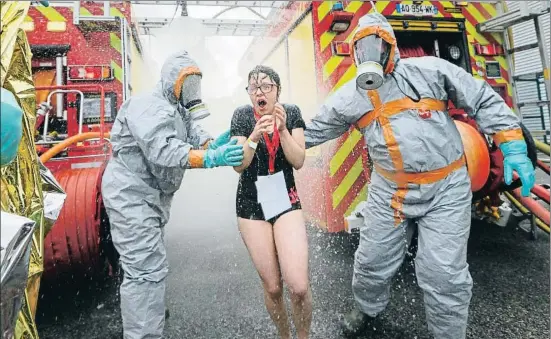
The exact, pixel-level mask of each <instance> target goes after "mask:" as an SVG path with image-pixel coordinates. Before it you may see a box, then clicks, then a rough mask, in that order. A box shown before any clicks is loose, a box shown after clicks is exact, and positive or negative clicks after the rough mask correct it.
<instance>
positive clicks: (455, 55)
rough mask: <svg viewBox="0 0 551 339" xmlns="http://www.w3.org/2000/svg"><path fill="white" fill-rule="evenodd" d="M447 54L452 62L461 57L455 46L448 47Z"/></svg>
mask: <svg viewBox="0 0 551 339" xmlns="http://www.w3.org/2000/svg"><path fill="white" fill-rule="evenodd" d="M448 52H449V53H450V56H451V57H452V59H453V60H458V59H459V58H460V57H461V50H460V49H459V47H457V46H455V45H452V46H450V47H448Z"/></svg>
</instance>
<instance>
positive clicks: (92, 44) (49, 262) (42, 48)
mask: <svg viewBox="0 0 551 339" xmlns="http://www.w3.org/2000/svg"><path fill="white" fill-rule="evenodd" d="M23 28H24V30H25V31H26V33H27V37H28V40H29V43H30V46H31V51H32V53H33V57H32V70H33V77H34V82H35V86H36V102H37V105H38V114H37V123H36V140H35V143H36V145H37V151H38V153H39V154H40V157H41V160H42V161H43V162H44V163H45V165H46V166H47V167H48V168H49V169H50V170H51V171H52V173H53V174H54V176H55V177H56V179H57V180H58V182H59V183H60V184H61V186H62V187H63V189H64V190H65V192H66V193H67V197H66V199H65V204H64V206H63V208H62V210H61V212H60V215H59V218H58V220H57V221H56V223H55V224H54V225H53V227H52V228H51V230H46V237H45V239H44V272H43V279H45V280H57V279H60V278H64V277H65V276H70V277H79V276H82V277H91V276H94V275H98V274H103V273H105V269H106V268H107V267H109V266H108V265H107V262H108V260H107V259H110V260H109V261H110V262H111V263H112V264H114V263H115V262H116V260H115V258H116V255H115V251H114V250H113V248H112V244H111V243H110V241H109V238H110V237H109V223H108V220H107V218H106V214H105V212H104V209H103V204H102V197H101V192H100V187H101V177H102V174H103V171H104V168H105V165H106V161H107V160H108V158H109V156H110V147H109V139H108V136H109V131H110V128H111V125H112V123H113V121H114V118H115V116H116V114H117V111H118V109H119V107H120V106H121V104H122V103H123V101H124V100H125V99H126V98H128V97H129V96H130V95H131V94H132V93H135V92H137V91H140V90H142V89H143V88H144V84H145V85H146V86H147V85H148V83H149V82H148V81H147V80H148V79H151V78H148V74H147V72H146V71H147V68H145V67H143V60H142V50H141V44H140V40H139V37H138V33H137V30H136V27H135V24H134V23H133V22H132V16H131V4H130V3H129V2H118V3H110V2H108V1H106V2H103V1H97V2H94V1H72V2H50V6H49V7H44V6H32V7H31V8H30V9H29V12H28V15H27V17H26V18H25V22H24V24H23Z"/></svg>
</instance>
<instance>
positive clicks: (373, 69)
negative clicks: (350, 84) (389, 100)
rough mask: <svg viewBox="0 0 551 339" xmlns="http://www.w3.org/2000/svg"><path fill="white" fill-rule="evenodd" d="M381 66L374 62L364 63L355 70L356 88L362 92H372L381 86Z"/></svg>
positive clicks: (382, 73) (382, 74)
mask: <svg viewBox="0 0 551 339" xmlns="http://www.w3.org/2000/svg"><path fill="white" fill-rule="evenodd" d="M383 76H384V72H383V66H381V64H379V63H378V62H375V61H366V62H363V63H361V64H360V65H359V66H358V68H357V75H356V86H358V87H359V88H361V89H363V90H372V89H377V88H379V87H381V85H382V84H383Z"/></svg>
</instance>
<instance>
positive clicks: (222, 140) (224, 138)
mask: <svg viewBox="0 0 551 339" xmlns="http://www.w3.org/2000/svg"><path fill="white" fill-rule="evenodd" d="M230 138H231V135H230V130H227V131H225V132H224V133H222V134H220V135H219V136H218V138H216V139H215V140H213V141H212V142H210V143H209V147H208V149H217V148H218V147H220V146H222V145H225V144H227V143H228V142H230Z"/></svg>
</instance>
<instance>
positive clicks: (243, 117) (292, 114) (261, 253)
mask: <svg viewBox="0 0 551 339" xmlns="http://www.w3.org/2000/svg"><path fill="white" fill-rule="evenodd" d="M247 92H248V94H249V97H250V99H251V104H252V105H245V106H242V107H239V108H237V109H236V110H235V112H234V114H233V118H232V123H231V135H232V137H234V138H237V139H238V141H239V143H241V144H243V145H244V147H243V151H244V159H243V164H242V165H241V166H239V167H235V170H236V171H237V172H238V173H240V174H241V176H240V179H239V185H238V188H237V197H236V210H237V217H238V224H239V230H240V232H241V237H242V238H243V241H244V242H245V245H246V246H247V249H248V251H249V254H250V256H251V259H252V261H253V263H254V265H255V267H256V269H257V271H258V274H259V275H260V278H261V280H262V284H263V287H264V302H265V303H266V308H267V310H268V312H269V313H270V316H271V318H272V320H273V321H274V323H275V325H276V327H277V329H278V331H279V334H280V336H281V338H291V331H290V326H289V319H288V316H287V311H286V308H285V302H284V300H283V286H282V280H283V281H284V282H285V284H286V285H287V287H288V289H289V292H290V296H291V304H292V305H291V309H292V313H293V322H294V324H295V327H296V329H297V334H298V338H299V339H304V338H308V336H309V332H310V323H311V319H312V295H311V291H310V282H309V274H308V239H307V236H306V226H305V223H304V217H303V214H302V209H301V204H300V200H299V197H298V194H297V189H296V186H295V179H294V175H293V169H296V170H298V169H300V168H301V167H302V165H303V163H304V157H305V145H304V128H305V124H304V120H303V119H302V116H301V113H300V109H299V108H298V107H297V106H295V105H290V104H280V103H279V95H280V93H281V81H280V78H279V75H278V74H277V73H276V72H275V71H274V70H273V69H271V68H270V67H266V66H257V67H256V68H255V69H253V70H252V71H251V72H250V73H249V76H248V86H247ZM266 181H269V182H270V183H274V185H275V186H277V187H276V188H277V189H276V188H274V186H273V185H272V186H271V187H272V189H269V188H268V189H266V188H265V186H266V185H260V183H261V182H266ZM257 186H258V188H257ZM268 186H270V185H268ZM278 189H279V190H278ZM282 190H283V193H281V194H276V193H275V191H279V192H282ZM285 192H286V194H285ZM282 195H283V197H282ZM272 199H273V200H277V202H278V204H276V205H282V206H283V207H279V208H276V207H273V205H274V204H275V203H274V202H273V201H272ZM268 200H270V201H268ZM270 206H272V207H270ZM289 206H290V207H289ZM282 208H286V209H283V210H282ZM266 216H267V217H268V218H266ZM282 278H283V279H282Z"/></svg>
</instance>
